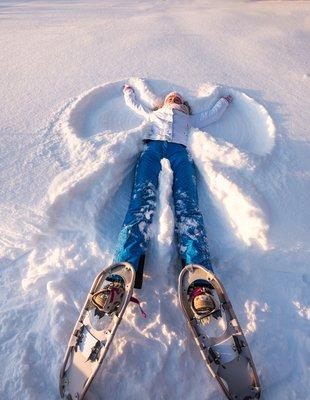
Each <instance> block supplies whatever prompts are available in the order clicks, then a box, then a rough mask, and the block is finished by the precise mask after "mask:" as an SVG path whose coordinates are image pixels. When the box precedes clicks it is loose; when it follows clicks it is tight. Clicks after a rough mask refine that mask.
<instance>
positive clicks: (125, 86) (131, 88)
mask: <svg viewBox="0 0 310 400" xmlns="http://www.w3.org/2000/svg"><path fill="white" fill-rule="evenodd" d="M126 90H132V91H133V87H132V86H130V85H124V86H123V92H126Z"/></svg>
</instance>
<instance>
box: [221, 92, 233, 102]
mask: <svg viewBox="0 0 310 400" xmlns="http://www.w3.org/2000/svg"><path fill="white" fill-rule="evenodd" d="M223 99H225V100H227V101H228V103H232V101H233V97H232V96H231V95H230V94H229V95H228V96H223Z"/></svg>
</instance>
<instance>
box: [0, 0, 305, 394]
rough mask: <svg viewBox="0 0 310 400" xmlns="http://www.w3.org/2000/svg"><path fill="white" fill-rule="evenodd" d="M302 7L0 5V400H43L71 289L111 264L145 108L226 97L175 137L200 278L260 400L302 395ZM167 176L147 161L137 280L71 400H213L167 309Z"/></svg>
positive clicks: (52, 389)
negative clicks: (193, 216) (205, 263)
mask: <svg viewBox="0 0 310 400" xmlns="http://www.w3.org/2000/svg"><path fill="white" fill-rule="evenodd" d="M309 30H310V3H309V2H307V1H295V2H293V1H284V0H283V1H238V0H236V1H228V0H227V1H220V0H218V1H211V0H205V1H203V0H193V1H185V0H178V1H174V0H169V1H159V0H153V1H146V0H135V1H134V0H132V1H126V0H106V1H99V0H97V1H96V0H89V1H87V2H86V1H82V0H72V1H65V0H54V1H31V0H29V1H2V0H0V48H1V51H0V68H1V69H0V71H1V74H0V92H1V101H0V105H1V113H0V133H1V143H0V146H1V147H0V151H1V153H0V154H1V158H0V180H1V184H0V188H1V189H0V191H1V192H0V193H1V196H0V218H1V226H0V266H1V275H0V279H1V292H0V300H1V302H0V345H1V352H0V364H1V366H2V368H1V380H0V398H1V399H6V400H11V399H12V400H13V399H14V400H19V399H23V400H37V399H43V398H44V399H46V400H47V399H58V398H59V397H58V374H59V369H60V366H61V363H62V358H63V355H64V351H65V348H66V346H67V341H68V338H69V335H70V332H71V330H72V327H73V324H74V322H75V320H76V318H77V316H78V312H79V310H80V308H81V306H82V304H83V302H84V299H85V296H86V293H87V292H88V290H89V288H90V285H91V283H92V281H93V279H94V277H95V276H96V274H97V273H99V271H100V270H101V269H102V268H103V267H105V266H107V265H108V264H109V263H111V261H112V258H113V253H114V251H115V247H116V242H117V236H118V232H119V230H120V228H121V225H122V221H123V218H124V215H125V212H126V209H127V206H128V203H129V196H130V191H131V186H132V179H133V169H134V165H135V162H136V160H137V157H138V154H139V152H140V151H141V149H142V147H143V145H142V140H141V139H142V137H143V135H144V132H145V131H146V130H147V129H148V126H147V125H145V124H144V123H143V121H142V120H141V118H140V117H138V116H136V115H135V114H133V112H132V111H131V110H129V109H127V108H126V106H125V103H124V101H123V97H122V91H121V88H122V85H123V84H124V83H125V82H129V83H130V84H132V85H133V86H134V87H135V89H136V92H137V93H138V97H139V98H140V99H141V101H143V102H144V103H145V104H148V105H149V106H154V105H155V104H156V103H157V102H158V101H159V100H160V99H162V97H163V96H164V95H165V94H166V93H167V92H168V91H170V90H178V91H180V92H181V93H182V94H183V95H184V97H185V98H186V99H188V101H189V102H190V104H191V105H192V107H193V110H194V111H196V112H197V111H200V110H202V109H204V108H206V107H210V106H211V105H212V104H213V103H214V102H215V101H216V99H218V97H219V96H221V95H223V94H228V93H230V94H232V96H233V98H234V101H233V103H232V105H231V106H230V107H229V109H228V110H227V111H226V113H225V115H224V116H223V117H222V119H221V120H220V121H218V122H217V123H215V124H213V125H210V126H208V127H207V129H206V130H204V131H198V130H193V131H192V132H191V134H190V141H189V148H190V151H191V153H192V155H193V158H194V160H195V163H196V165H197V171H198V177H199V197H200V206H201V209H202V212H203V214H204V216H205V223H206V227H207V232H208V236H209V241H210V249H211V253H212V257H213V262H214V266H215V272H216V273H217V274H218V276H219V277H220V279H221V280H222V281H223V283H224V285H225V287H226V289H227V291H228V294H229V296H230V298H231V300H232V303H233V304H234V308H235V311H236V313H237V315H238V317H239V320H240V323H241V325H242V327H243V329H244V332H245V334H246V337H247V340H248V342H249V344H250V348H251V351H252V355H253V357H254V360H255V363H256V366H257V370H258V373H259V376H260V379H261V383H262V387H263V395H262V398H263V399H268V400H284V399H288V400H294V399H310V394H309V393H310V388H309V375H308V374H309V319H310V304H309V303H310V301H309V283H310V277H309V261H310V256H309V239H310V228H309V227H310V224H309V222H310V215H309V196H310V187H309V177H310V161H309V160H310V157H309V154H310V153H309V126H310V118H309V106H310V101H309V98H310V93H309V85H310V64H309V61H310V57H309V55H310V48H309V43H310V41H309ZM171 184H172V171H171V169H170V166H169V162H168V161H167V160H163V161H162V172H161V174H160V190H159V195H158V208H157V213H156V217H155V220H154V222H153V224H152V227H151V229H152V231H151V242H150V246H149V249H148V253H147V261H146V266H145V281H144V285H143V288H142V290H140V291H138V293H136V295H137V296H138V297H139V298H140V299H141V300H142V306H143V307H144V309H145V311H146V312H147V319H143V318H141V316H140V314H139V311H138V310H137V307H136V306H135V305H129V306H128V309H127V311H126V314H125V317H124V320H123V323H122V324H121V326H120V328H119V330H118V332H117V335H116V337H115V340H114V342H113V346H112V347H111V350H110V352H109V356H108V359H107V362H106V363H105V365H104V366H103V368H102V369H101V371H100V372H99V373H98V376H97V378H96V380H95V381H94V383H93V386H92V388H91V390H90V392H89V397H88V398H89V399H90V400H92V399H115V400H122V399H126V400H131V399H132V400H142V399H143V400H145V399H150V400H159V399H164V400H166V399H169V400H174V399H187V400H191V399H197V398H199V399H201V398H203V399H213V400H220V399H224V396H223V394H222V393H221V391H220V389H219V387H218V385H217V383H216V382H215V380H213V379H212V378H211V376H210V374H209V372H208V371H207V369H206V368H205V367H204V364H203V360H202V358H201V356H200V354H199V351H198V349H197V348H196V345H195V343H194V341H193V340H192V337H191V335H190V332H189V330H188V329H187V327H186V324H185V320H184V318H183V315H182V313H181V310H180V308H179V306H178V301H177V291H176V290H177V277H178V272H179V268H180V267H179V262H178V258H177V252H176V243H175V238H174V216H173V215H174V214H173V200H172V188H171Z"/></svg>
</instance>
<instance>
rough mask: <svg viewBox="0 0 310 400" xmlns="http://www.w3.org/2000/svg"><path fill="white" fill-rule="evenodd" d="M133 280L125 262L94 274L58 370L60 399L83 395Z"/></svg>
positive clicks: (132, 275)
mask: <svg viewBox="0 0 310 400" xmlns="http://www.w3.org/2000/svg"><path fill="white" fill-rule="evenodd" d="M134 282H135V270H134V268H133V267H132V266H131V265H130V264H129V263H125V262H124V263H117V264H113V265H112V266H110V267H108V268H107V269H105V270H103V271H102V272H101V273H100V274H99V275H98V276H97V277H96V279H95V281H94V283H93V285H92V287H91V290H90V292H89V294H88V296H87V299H86V302H85V304H84V306H83V309H82V311H81V313H80V316H79V318H78V321H77V323H76V325H75V327H74V329H73V331H72V334H71V337H70V340H69V344H68V348H67V350H66V354H65V358H64V362H63V366H62V368H61V371H60V381H59V390H60V395H61V397H62V398H65V399H66V400H82V399H83V398H84V396H85V394H86V392H87V390H88V388H89V386H90V384H91V382H92V380H93V379H94V377H95V375H96V373H97V371H98V369H99V367H100V365H101V363H102V362H103V360H104V358H105V357H106V354H107V352H108V349H109V346H110V344H111V342H112V340H113V337H114V335H115V332H116V330H117V327H118V325H119V323H120V321H121V319H122V317H123V314H124V311H125V309H126V306H127V304H128V303H129V301H130V298H131V295H132V292H133V288H134Z"/></svg>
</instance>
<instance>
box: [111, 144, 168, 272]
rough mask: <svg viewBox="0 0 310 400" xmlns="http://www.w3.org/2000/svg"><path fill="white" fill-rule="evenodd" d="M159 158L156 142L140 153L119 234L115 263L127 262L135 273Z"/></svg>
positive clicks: (151, 210)
mask: <svg viewBox="0 0 310 400" xmlns="http://www.w3.org/2000/svg"><path fill="white" fill-rule="evenodd" d="M161 157H162V152H161V144H160V142H150V143H149V144H147V147H146V149H145V150H144V151H143V152H142V153H141V155H140V158H139V160H138V164H137V166H136V171H135V178H134V186H133V190H132V194H131V200H130V205H129V209H128V211H127V214H126V217H125V220H124V223H123V227H122V230H121V232H120V234H119V239H118V247H117V251H116V255H115V262H121V261H128V262H129V263H131V264H132V265H133V267H134V268H135V269H136V270H137V269H138V266H139V260H140V257H141V256H142V255H144V253H145V250H146V248H147V244H148V239H149V226H150V224H151V222H152V219H153V214H154V211H155V208H156V193H157V188H158V175H159V172H160V170H161V164H160V161H161Z"/></svg>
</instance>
